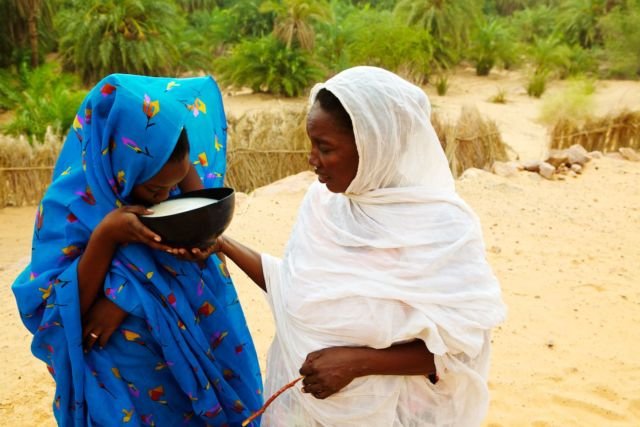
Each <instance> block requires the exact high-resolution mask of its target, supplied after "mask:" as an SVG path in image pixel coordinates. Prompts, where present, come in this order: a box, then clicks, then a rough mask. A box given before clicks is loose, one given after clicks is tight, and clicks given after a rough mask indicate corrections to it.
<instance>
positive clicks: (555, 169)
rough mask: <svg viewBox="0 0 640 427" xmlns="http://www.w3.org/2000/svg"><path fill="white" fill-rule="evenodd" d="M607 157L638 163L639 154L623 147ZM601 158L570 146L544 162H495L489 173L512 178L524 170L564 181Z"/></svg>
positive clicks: (557, 151)
mask: <svg viewBox="0 0 640 427" xmlns="http://www.w3.org/2000/svg"><path fill="white" fill-rule="evenodd" d="M606 156H607V157H614V158H619V159H625V160H631V161H640V154H638V153H637V152H636V151H635V150H634V149H633V148H627V147H623V148H620V149H619V151H618V152H615V153H607V154H606ZM601 157H603V154H602V152H600V151H592V152H587V150H585V148H584V147H583V146H581V145H578V144H576V145H572V146H571V147H569V148H567V149H566V150H551V151H550V152H549V156H548V157H547V159H546V160H544V161H532V162H527V163H520V162H495V163H494V164H493V166H492V167H491V171H492V172H493V173H494V174H496V175H499V176H505V177H508V176H512V175H514V174H516V173H518V172H519V171H522V170H526V171H529V172H535V173H539V174H540V175H541V176H542V177H544V178H546V179H549V180H554V179H559V180H563V179H566V177H567V176H571V177H574V178H575V177H577V176H578V175H580V174H581V173H582V171H583V169H584V167H585V165H586V164H587V163H588V162H589V161H590V160H591V159H598V158H601Z"/></svg>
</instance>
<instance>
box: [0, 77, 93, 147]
mask: <svg viewBox="0 0 640 427" xmlns="http://www.w3.org/2000/svg"><path fill="white" fill-rule="evenodd" d="M13 89H14V93H13V95H11V96H12V97H13V99H14V100H17V101H18V102H17V103H16V104H15V117H14V119H13V121H11V122H10V123H9V124H8V125H6V126H5V128H4V130H5V131H6V132H7V133H9V134H12V135H19V134H26V135H29V136H33V137H36V138H37V139H42V138H44V135H45V133H46V131H47V128H48V127H51V128H53V129H54V131H55V132H58V133H59V132H62V131H65V130H66V129H68V128H69V127H70V126H71V124H72V123H73V119H74V117H75V114H76V110H77V109H78V107H79V106H80V104H81V102H82V100H83V98H84V96H85V95H86V91H85V90H82V89H79V82H78V79H77V77H76V76H72V75H69V74H64V73H60V71H59V66H58V65H57V64H47V65H43V66H41V67H39V68H36V69H35V70H26V69H25V70H23V71H22V73H21V78H20V86H18V87H14V88H13Z"/></svg>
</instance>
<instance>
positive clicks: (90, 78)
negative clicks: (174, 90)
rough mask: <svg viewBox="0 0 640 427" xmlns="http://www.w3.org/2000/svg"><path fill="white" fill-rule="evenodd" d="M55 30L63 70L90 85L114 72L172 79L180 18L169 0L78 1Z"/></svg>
mask: <svg viewBox="0 0 640 427" xmlns="http://www.w3.org/2000/svg"><path fill="white" fill-rule="evenodd" d="M56 25H57V28H58V31H59V32H60V35H61V38H60V52H61V59H62V61H63V64H64V66H65V68H66V69H69V70H74V71H76V72H78V73H79V74H80V76H81V77H82V80H83V81H84V82H85V83H90V82H95V81H97V80H99V79H100V78H101V77H103V76H105V75H107V74H110V73H114V72H125V73H133V74H149V75H160V74H167V73H169V72H170V71H171V70H172V69H173V67H174V66H175V64H176V63H177V60H178V52H177V50H176V49H175V47H174V40H173V35H174V34H176V33H177V32H178V30H180V29H181V18H180V15H178V14H177V11H176V8H175V5H174V3H173V2H171V1H169V0H121V1H118V2H103V1H101V0H74V2H73V7H71V8H68V9H65V10H64V11H62V12H61V13H60V14H59V15H58V17H57V20H56Z"/></svg>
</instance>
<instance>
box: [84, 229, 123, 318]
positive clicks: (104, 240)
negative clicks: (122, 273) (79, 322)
mask: <svg viewBox="0 0 640 427" xmlns="http://www.w3.org/2000/svg"><path fill="white" fill-rule="evenodd" d="M116 249H117V244H116V243H115V242H113V240H111V239H109V238H108V237H107V236H106V233H103V232H102V231H101V228H100V227H98V228H96V230H94V232H93V233H92V234H91V237H90V238H89V242H88V243H87V247H86V248H85V251H84V253H83V254H82V257H81V258H80V262H79V263H78V285H79V286H78V288H79V289H78V292H79V294H80V313H81V315H82V316H84V315H85V313H86V312H87V310H89V308H91V306H92V305H93V302H94V301H95V300H96V298H97V297H98V296H101V295H102V287H103V284H104V279H105V277H106V276H107V271H108V270H109V267H110V265H111V260H112V259H113V255H114V254H115V251H116Z"/></svg>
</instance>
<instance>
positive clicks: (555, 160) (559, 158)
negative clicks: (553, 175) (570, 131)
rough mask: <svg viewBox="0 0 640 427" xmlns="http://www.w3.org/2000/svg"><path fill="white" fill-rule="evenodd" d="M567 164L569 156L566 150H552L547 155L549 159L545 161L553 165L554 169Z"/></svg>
mask: <svg viewBox="0 0 640 427" xmlns="http://www.w3.org/2000/svg"><path fill="white" fill-rule="evenodd" d="M568 162H569V155H568V154H567V151H566V150H553V151H551V153H550V154H549V158H548V159H547V163H549V164H551V165H553V167H554V168H557V167H558V166H560V165H563V164H565V163H568Z"/></svg>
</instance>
